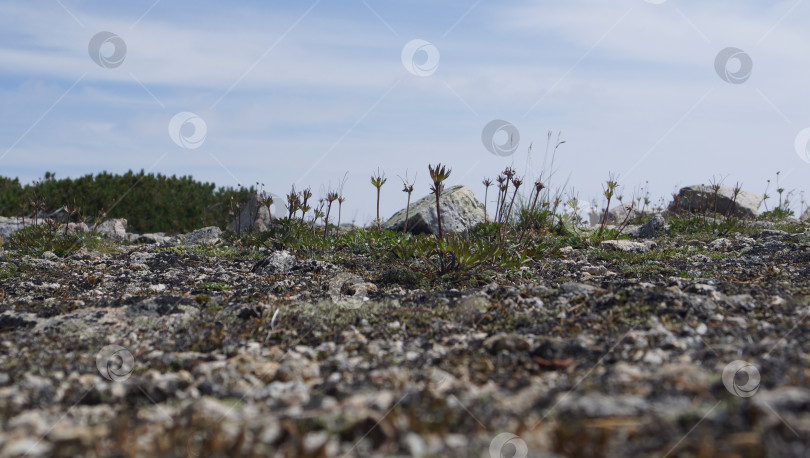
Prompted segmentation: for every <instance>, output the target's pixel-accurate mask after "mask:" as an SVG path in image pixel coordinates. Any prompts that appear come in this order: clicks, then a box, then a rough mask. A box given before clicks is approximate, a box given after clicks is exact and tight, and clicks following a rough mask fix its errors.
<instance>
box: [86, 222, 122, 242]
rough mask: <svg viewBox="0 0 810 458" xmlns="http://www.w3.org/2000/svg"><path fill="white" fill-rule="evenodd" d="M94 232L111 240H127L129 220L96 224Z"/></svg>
mask: <svg viewBox="0 0 810 458" xmlns="http://www.w3.org/2000/svg"><path fill="white" fill-rule="evenodd" d="M93 230H94V231H96V232H98V233H99V234H101V235H103V236H104V237H107V238H110V239H126V237H127V220H125V219H124V218H115V219H108V220H107V221H104V222H103V223H101V224H96V225H95V226H94V228H93Z"/></svg>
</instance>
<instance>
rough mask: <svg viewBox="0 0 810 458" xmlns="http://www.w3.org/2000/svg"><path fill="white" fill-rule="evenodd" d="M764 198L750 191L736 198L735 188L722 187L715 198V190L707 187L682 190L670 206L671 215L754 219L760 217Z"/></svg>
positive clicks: (688, 187)
mask: <svg viewBox="0 0 810 458" xmlns="http://www.w3.org/2000/svg"><path fill="white" fill-rule="evenodd" d="M762 200H763V196H761V195H759V194H754V193H752V192H748V191H740V193H739V194H738V195H737V198H736V199H735V198H734V188H730V187H726V186H722V187H720V189H719V190H718V191H717V195H716V196H715V192H714V190H713V189H712V188H711V187H709V186H705V185H698V186H687V187H685V188H681V190H680V192H678V195H677V196H675V198H674V199H673V201H672V202H671V203H670V204H669V208H668V209H667V211H668V212H670V213H675V214H678V213H704V212H708V213H714V212H715V210H716V211H717V213H719V214H721V215H726V214H728V215H729V216H735V217H738V218H746V219H754V218H756V217H757V215H759V206H760V204H762Z"/></svg>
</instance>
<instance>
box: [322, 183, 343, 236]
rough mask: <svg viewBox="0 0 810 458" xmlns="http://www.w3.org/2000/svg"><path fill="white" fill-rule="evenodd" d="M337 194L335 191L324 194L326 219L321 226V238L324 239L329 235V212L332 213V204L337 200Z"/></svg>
mask: <svg viewBox="0 0 810 458" xmlns="http://www.w3.org/2000/svg"><path fill="white" fill-rule="evenodd" d="M338 197H339V195H338V193H337V192H335V191H330V192H328V193H326V202H327V204H326V219H325V220H324V225H323V237H324V238H326V235H327V234H328V233H329V212H330V211H332V203H333V202H334V201H336V200H338Z"/></svg>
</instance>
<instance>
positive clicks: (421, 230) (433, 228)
mask: <svg viewBox="0 0 810 458" xmlns="http://www.w3.org/2000/svg"><path fill="white" fill-rule="evenodd" d="M440 204H441V212H442V231H444V232H447V233H449V232H464V231H466V230H468V229H472V228H473V227H474V226H475V225H476V224H479V223H483V222H484V221H485V220H486V211H485V210H484V204H483V203H481V201H480V200H478V198H476V197H475V194H474V193H473V192H472V191H471V190H470V189H469V188H467V187H466V186H463V185H458V186H453V187H451V188H447V189H445V190H444V191H443V192H442V194H441V200H440ZM405 213H406V209H405V208H403V209H402V210H400V211H398V212H396V213H395V214H394V216H392V217H391V218H390V219H389V220H388V221H386V222H385V224H383V227H384V228H386V229H390V230H392V231H401V230H402V229H403V226H404V224H405ZM408 232H411V233H414V234H433V235H438V233H439V224H438V219H437V218H436V197H435V196H434V195H433V194H429V195H427V196H425V197H423V198H421V199H419V200H417V201H416V202H413V203H411V208H410V215H409V218H408Z"/></svg>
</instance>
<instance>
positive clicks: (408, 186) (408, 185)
mask: <svg viewBox="0 0 810 458" xmlns="http://www.w3.org/2000/svg"><path fill="white" fill-rule="evenodd" d="M399 179H400V180H402V192H406V193H408V203H407V205H406V206H405V224H404V225H403V226H402V233H403V234H404V233H406V232H408V220H409V219H410V217H411V193H412V192H413V184H414V183H415V182H416V177H413V181H412V182H408V171H407V170H406V171H405V178H402V177H399Z"/></svg>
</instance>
